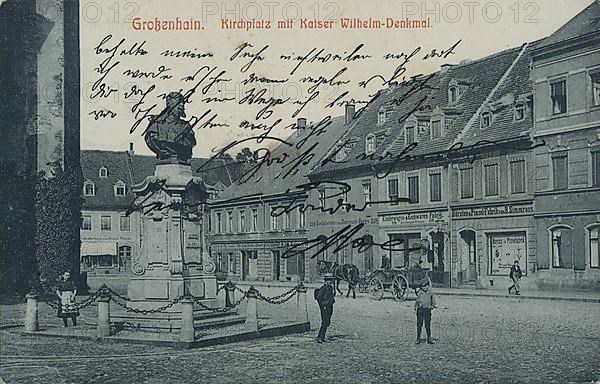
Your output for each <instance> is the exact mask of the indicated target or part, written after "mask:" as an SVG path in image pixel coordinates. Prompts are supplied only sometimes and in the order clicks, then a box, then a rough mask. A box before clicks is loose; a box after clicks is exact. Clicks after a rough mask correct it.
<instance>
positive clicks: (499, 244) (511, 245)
mask: <svg viewBox="0 0 600 384" xmlns="http://www.w3.org/2000/svg"><path fill="white" fill-rule="evenodd" d="M488 244H489V251H490V253H489V257H490V269H491V270H490V272H491V275H497V276H508V275H509V274H510V268H511V267H512V265H513V264H514V262H515V261H518V262H519V264H520V265H521V266H522V269H523V274H527V272H526V268H525V266H526V265H527V237H526V235H525V232H510V233H493V234H488Z"/></svg>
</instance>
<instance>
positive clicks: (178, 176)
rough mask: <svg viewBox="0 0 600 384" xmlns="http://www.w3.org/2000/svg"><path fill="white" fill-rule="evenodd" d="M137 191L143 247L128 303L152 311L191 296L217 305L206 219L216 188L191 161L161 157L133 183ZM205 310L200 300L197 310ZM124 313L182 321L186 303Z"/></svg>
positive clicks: (130, 317)
mask: <svg viewBox="0 0 600 384" xmlns="http://www.w3.org/2000/svg"><path fill="white" fill-rule="evenodd" d="M133 192H134V193H135V195H136V200H135V205H136V207H138V209H140V210H141V218H142V220H141V234H142V236H141V252H140V254H139V255H134V258H133V260H132V272H133V276H132V278H131V281H130V283H129V286H128V289H127V293H128V296H129V302H128V306H129V307H130V308H133V309H137V310H145V311H148V310H152V309H156V308H160V307H164V306H166V305H168V304H169V303H171V302H173V301H174V300H176V299H177V298H180V297H181V296H187V295H191V296H195V297H201V298H202V299H203V303H204V304H205V305H209V306H211V307H214V306H216V304H217V300H216V295H217V279H216V276H215V274H214V271H215V265H214V263H213V262H212V260H210V256H209V255H208V252H207V246H206V244H205V240H204V239H205V236H204V235H205V232H204V231H205V230H206V229H207V228H204V224H203V223H205V221H204V220H203V219H204V210H203V208H204V204H205V203H206V200H207V199H208V197H209V196H210V193H211V192H212V187H211V186H209V185H207V184H205V183H204V182H203V181H202V179H201V178H198V177H193V176H192V169H191V165H190V164H189V163H188V162H182V161H178V160H176V159H170V160H162V161H158V162H157V165H156V169H155V172H154V175H153V176H149V177H147V178H146V179H145V180H144V181H143V182H142V183H140V184H138V185H135V186H133ZM201 311H202V310H201V308H200V307H199V306H198V305H197V304H194V312H201ZM118 317H119V316H118ZM120 317H122V318H127V320H126V321H128V322H129V323H133V324H136V323H144V324H146V325H148V324H149V323H152V321H151V318H154V319H155V320H157V326H158V327H162V326H160V325H159V324H158V323H163V322H164V321H165V320H166V321H167V322H169V323H170V322H173V321H176V320H178V321H176V322H177V323H178V322H179V321H180V320H181V305H180V304H175V305H173V306H172V307H169V308H167V309H166V310H165V311H162V312H161V313H156V314H151V316H149V314H145V315H144V314H136V313H135V312H128V313H127V314H126V316H125V315H124V316H120ZM136 319H137V320H139V321H136ZM171 326H172V325H171Z"/></svg>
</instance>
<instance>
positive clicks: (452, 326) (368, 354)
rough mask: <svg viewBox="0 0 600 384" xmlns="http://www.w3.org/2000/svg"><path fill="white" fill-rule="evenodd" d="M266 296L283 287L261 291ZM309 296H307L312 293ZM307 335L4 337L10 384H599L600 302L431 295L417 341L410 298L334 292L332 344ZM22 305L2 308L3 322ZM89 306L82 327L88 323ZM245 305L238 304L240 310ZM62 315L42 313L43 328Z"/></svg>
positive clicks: (277, 311)
mask: <svg viewBox="0 0 600 384" xmlns="http://www.w3.org/2000/svg"><path fill="white" fill-rule="evenodd" d="M261 291H263V293H265V294H269V295H274V294H277V293H279V291H281V289H280V288H264V289H261ZM310 293H311V292H310V291H309V294H310ZM308 304H309V317H310V321H311V325H312V327H311V332H310V333H306V334H299V335H291V336H285V337H277V338H270V339H262V340H254V341H248V342H240V343H235V344H229V345H223V346H217V347H210V348H204V349H197V350H176V349H170V348H160V347H150V346H140V345H128V344H113V343H107V342H89V341H82V340H75V339H64V338H60V339H59V338H47V337H28V336H22V335H21V334H20V332H21V330H22V328H8V329H4V330H3V332H2V364H1V372H2V373H1V376H2V378H3V379H4V380H5V381H6V382H7V383H172V384H174V383H263V384H264V383H335V382H344V383H429V382H455V383H495V382H500V383H508V382H519V383H521V382H523V383H551V382H556V383H567V382H574V383H584V382H587V383H590V382H592V381H594V380H596V381H597V380H599V379H600V343H599V342H600V327H598V325H597V324H598V323H597V322H598V319H599V318H600V308H599V306H598V305H597V304H590V303H576V302H564V301H546V300H530V299H521V298H514V299H513V298H511V299H507V298H489V297H487V298H478V297H448V296H438V307H439V308H438V309H436V310H435V311H434V314H433V335H434V339H435V341H436V344H435V345H427V344H421V345H415V334H416V331H415V317H414V313H413V305H414V302H413V301H412V300H408V301H406V302H403V303H398V302H394V301H393V300H391V299H385V300H382V301H373V300H370V299H368V298H367V297H365V296H364V295H363V296H362V297H359V298H358V299H356V300H353V299H351V298H349V299H346V298H342V297H339V296H338V298H337V302H336V304H335V309H334V314H333V321H332V326H331V327H330V329H329V332H328V336H329V341H328V342H326V343H324V344H318V343H316V342H315V340H314V337H315V335H316V331H317V329H318V326H319V313H318V307H317V305H316V303H315V302H314V301H313V300H312V298H310V297H309V303H308ZM23 310H24V307H23V305H12V306H3V308H2V316H3V324H8V323H11V322H12V323H16V322H17V321H18V320H19V318H20V317H22V315H23ZM95 310H96V309H95V307H91V308H89V309H87V310H86V311H85V312H84V313H82V321H85V320H86V319H91V318H93V317H94V316H95ZM242 310H243V308H242ZM258 312H259V317H260V318H262V319H263V321H264V322H266V321H267V320H266V319H267V318H269V321H272V320H273V319H288V318H293V316H294V314H295V303H294V300H291V301H290V302H288V303H286V304H284V305H277V306H274V305H268V304H265V303H262V302H261V303H259V307H258ZM59 321H60V320H59V319H57V318H56V317H54V313H53V312H51V310H50V309H49V308H48V307H46V306H45V305H42V306H41V314H40V324H41V326H48V325H58V324H59Z"/></svg>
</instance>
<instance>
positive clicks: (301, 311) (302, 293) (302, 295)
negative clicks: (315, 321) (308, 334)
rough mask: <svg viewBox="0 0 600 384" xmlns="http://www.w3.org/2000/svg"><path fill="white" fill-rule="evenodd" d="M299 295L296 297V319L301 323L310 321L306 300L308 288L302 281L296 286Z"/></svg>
mask: <svg viewBox="0 0 600 384" xmlns="http://www.w3.org/2000/svg"><path fill="white" fill-rule="evenodd" d="M296 290H297V292H298V296H297V297H296V321H298V322H300V323H307V322H308V307H307V302H306V292H307V291H308V289H307V288H306V286H305V285H304V284H303V282H302V281H301V282H300V284H298V286H297V287H296Z"/></svg>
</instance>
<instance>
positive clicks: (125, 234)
mask: <svg viewBox="0 0 600 384" xmlns="http://www.w3.org/2000/svg"><path fill="white" fill-rule="evenodd" d="M124 212H125V211H124V210H123V211H117V210H84V211H82V217H85V216H90V217H91V221H92V229H91V230H84V229H83V228H82V229H81V231H80V233H81V269H82V271H86V272H87V273H88V275H92V274H107V273H110V274H113V273H123V274H130V273H131V259H132V258H133V257H135V256H136V255H138V254H139V252H140V245H141V235H140V232H141V231H140V229H141V228H140V225H141V219H140V214H139V212H133V213H132V214H131V215H130V230H129V231H121V229H120V217H121V216H124V215H125V213H124ZM102 216H110V218H111V229H110V230H102V229H101V217H102ZM82 225H83V223H82ZM122 246H128V247H131V252H132V255H131V257H127V258H125V259H123V260H119V257H118V256H119V253H118V250H119V247H122ZM108 251H113V253H112V254H113V255H114V256H115V258H114V261H113V263H112V264H111V265H109V266H99V265H90V264H89V263H87V260H88V259H90V258H89V257H88V258H86V256H87V255H101V254H105V253H107V252H108ZM92 257H93V256H92ZM90 261H91V260H90ZM92 264H95V263H92Z"/></svg>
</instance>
